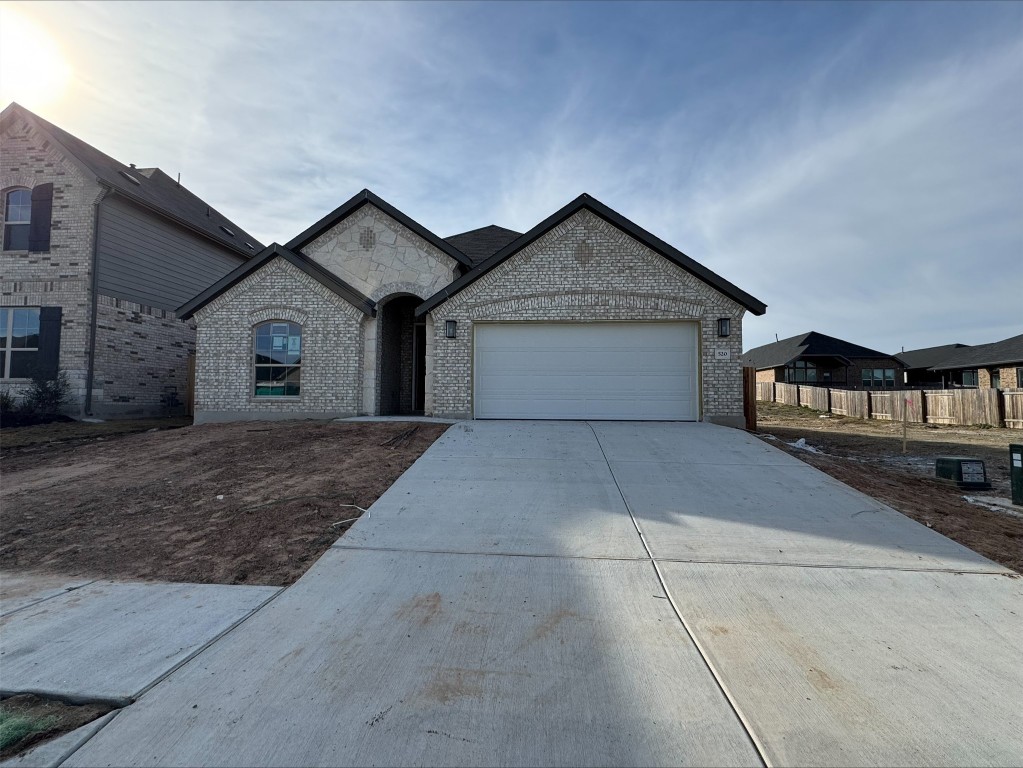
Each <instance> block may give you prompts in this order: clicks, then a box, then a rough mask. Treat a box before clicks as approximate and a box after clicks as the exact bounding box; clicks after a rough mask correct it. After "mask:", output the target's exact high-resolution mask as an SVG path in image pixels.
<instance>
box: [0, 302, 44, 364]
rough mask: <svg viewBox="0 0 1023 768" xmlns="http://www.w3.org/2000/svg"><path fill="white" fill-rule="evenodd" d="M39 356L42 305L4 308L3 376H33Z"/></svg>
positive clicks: (0, 331)
mask: <svg viewBox="0 0 1023 768" xmlns="http://www.w3.org/2000/svg"><path fill="white" fill-rule="evenodd" d="M38 358H39V308H38V307H34V308H29V307H5V308H3V309H0V373H2V376H3V378H5V379H27V378H30V377H31V376H32V373H33V369H34V368H35V366H36V362H37V361H38Z"/></svg>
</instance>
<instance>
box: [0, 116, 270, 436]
mask: <svg viewBox="0 0 1023 768" xmlns="http://www.w3.org/2000/svg"><path fill="white" fill-rule="evenodd" d="M0 135H2V145H0V195H2V206H0V207H2V209H3V210H2V215H3V251H2V253H0V362H2V366H0V377H2V378H0V387H6V388H7V389H9V390H10V391H11V392H12V393H13V394H16V395H17V394H18V393H20V392H21V391H23V389H24V387H25V386H26V385H27V383H28V377H29V376H30V375H31V373H32V371H33V370H34V369H35V370H38V371H39V372H40V373H42V374H43V375H45V376H48V377H49V376H55V375H56V373H57V370H58V369H60V370H64V371H66V372H67V373H68V376H69V378H70V382H71V387H72V396H73V403H72V412H73V413H74V414H93V415H96V416H101V417H114V416H143V415H156V414H168V413H175V412H180V411H181V410H182V409H183V408H184V405H185V400H186V398H187V397H188V389H189V381H188V367H189V356H190V355H192V354H193V351H194V345H195V330H194V325H193V324H189V323H185V322H182V321H181V320H179V319H178V318H177V317H176V315H175V311H174V310H175V309H176V308H177V307H178V306H180V305H181V303H182V302H184V301H185V300H186V299H188V298H189V297H191V296H194V295H195V294H196V293H197V292H199V291H201V290H202V289H203V288H205V287H207V286H208V285H209V284H210V283H213V282H215V281H216V280H218V279H219V278H220V277H222V276H223V275H225V274H226V273H228V272H230V271H231V270H232V269H234V268H235V267H237V266H238V265H239V264H242V263H244V262H245V261H246V260H247V259H249V258H250V257H251V256H252V255H253V254H255V253H258V252H259V251H260V250H262V245H261V244H260V243H259V242H258V241H257V240H255V239H254V238H253V237H252V236H251V235H249V234H247V233H246V232H244V231H243V230H242V229H241V228H240V227H239V226H238V225H236V224H234V223H233V222H231V221H229V220H228V219H227V218H225V217H224V216H222V215H221V214H220V213H218V212H217V211H216V210H215V209H213V208H212V207H211V206H209V205H208V204H207V203H205V202H204V201H202V200H200V199H199V198H198V197H196V196H195V195H193V194H192V193H191V192H189V191H188V190H187V189H185V188H184V187H183V186H181V185H180V184H178V183H177V182H176V181H175V180H174V179H172V178H170V177H169V176H167V175H166V174H165V173H163V172H162V171H161V170H159V169H158V168H136V167H135V166H134V165H124V164H122V163H120V162H118V161H117V160H114V159H113V158H111V157H109V156H107V155H105V154H103V153H102V152H100V151H99V150H97V149H95V148H94V147H91V146H89V145H88V144H86V143H85V142H84V141H81V140H80V139H77V138H76V137H74V136H72V135H71V134H69V133H67V132H66V131H64V130H62V129H61V128H58V127H57V126H55V125H53V124H52V123H49V122H47V121H46V120H43V119H42V118H40V117H39V116H38V115H35V114H33V113H32V112H30V111H29V110H27V109H25V108H23V107H21V106H20V105H18V104H11V105H10V106H8V107H7V108H6V109H5V110H4V111H3V113H2V114H0Z"/></svg>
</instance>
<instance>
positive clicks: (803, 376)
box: [785, 360, 817, 384]
mask: <svg viewBox="0 0 1023 768" xmlns="http://www.w3.org/2000/svg"><path fill="white" fill-rule="evenodd" d="M785 381H788V382H794V383H800V384H815V383H816V382H817V366H816V364H814V363H811V362H808V361H806V360H796V361H795V362H794V363H791V364H790V365H789V366H788V367H787V368H785Z"/></svg>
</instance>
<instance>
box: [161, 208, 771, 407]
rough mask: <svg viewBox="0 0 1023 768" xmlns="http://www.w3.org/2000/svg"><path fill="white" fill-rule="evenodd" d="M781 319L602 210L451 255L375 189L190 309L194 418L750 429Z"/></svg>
mask: <svg viewBox="0 0 1023 768" xmlns="http://www.w3.org/2000/svg"><path fill="white" fill-rule="evenodd" d="M747 310H748V311H751V312H753V313H755V314H758V315H759V314H763V313H764V311H765V310H766V307H765V305H764V304H763V303H761V302H760V301H758V300H757V299H755V298H753V297H752V296H750V295H749V294H747V293H745V292H743V291H741V290H740V289H739V288H737V287H735V286H734V285H732V284H731V283H729V282H727V281H726V280H724V279H723V278H721V277H719V276H718V275H715V274H714V273H713V272H711V271H710V270H708V269H706V268H705V267H703V266H701V265H700V264H698V263H696V262H695V261H693V260H692V259H690V258H689V257H688V256H686V255H685V254H683V253H681V252H680V251H678V250H676V249H675V248H673V247H672V246H670V245H668V244H667V243H665V242H663V241H662V240H659V239H658V238H656V237H655V236H653V235H651V234H650V233H648V232H646V231H645V230H643V229H641V228H640V227H638V226H637V225H635V224H633V223H632V222H630V221H629V220H627V219H625V218H624V217H622V216H621V215H620V214H618V213H616V212H615V211H613V210H611V209H610V208H608V207H607V206H605V205H603V204H601V203H600V202H599V201H597V200H595V199H593V198H592V197H590V196H588V195H582V196H580V197H579V198H577V199H576V200H574V201H572V202H571V203H569V204H568V205H566V206H565V207H564V208H562V209H561V210H559V211H557V212H556V213H554V214H553V215H552V216H550V217H549V218H548V219H546V220H545V221H542V222H541V223H539V224H538V225H537V226H536V227H534V228H533V229H531V230H530V231H529V232H526V233H525V234H519V233H518V232H514V231H512V230H508V229H503V228H501V227H496V226H490V227H483V228H481V229H477V230H472V231H470V232H464V233H462V234H459V235H455V236H453V237H449V238H447V239H441V238H440V237H438V236H436V235H434V234H433V233H432V232H430V231H429V230H427V229H426V228H424V227H423V226H422V225H420V224H419V223H417V222H416V221H413V220H412V219H411V218H409V217H408V216H406V215H405V214H403V213H402V212H401V211H398V210H397V209H396V208H394V207H393V206H391V205H389V204H388V203H387V202H385V201H383V200H381V199H380V198H379V197H377V196H376V195H374V194H373V193H372V192H369V191H368V190H364V191H362V192H360V193H359V194H357V195H356V196H355V197H353V198H352V199H351V200H349V201H348V202H346V203H345V204H344V205H342V206H341V207H340V208H338V209H337V210H335V211H333V212H332V213H330V214H328V215H327V216H325V217H324V218H323V219H321V220H320V221H318V222H317V223H316V224H314V225H313V226H311V227H310V228H309V229H307V230H306V231H305V232H302V233H301V234H300V235H298V236H297V237H295V238H294V239H293V240H291V241H290V242H288V243H287V244H286V245H279V244H276V243H275V244H273V245H271V246H269V247H268V248H266V249H265V250H263V251H262V252H261V253H260V254H258V255H257V256H256V257H255V258H253V259H252V260H251V261H249V262H248V263H247V264H245V265H243V266H240V267H238V268H237V269H236V270H234V271H233V272H232V273H230V274H229V275H227V276H226V277H224V278H223V279H222V280H220V281H219V282H218V283H216V284H215V285H213V286H211V287H210V288H209V289H208V290H206V291H204V292H202V293H201V294H199V295H198V296H196V297H195V298H194V299H192V300H191V301H189V302H188V303H186V304H185V305H183V306H182V307H181V308H180V310H179V314H180V316H181V317H185V318H194V320H195V321H196V323H197V325H198V349H197V358H196V420H197V421H199V422H203V421H225V420H240V419H272V418H295V417H318V418H326V417H336V416H349V415H356V414H373V415H375V414H413V413H425V414H428V415H434V416H441V417H448V418H568V419H572V418H594V419H666V420H667V419H672V420H674V419H678V420H700V419H705V420H707V421H713V422H718V423H725V424H734V425H742V424H743V418H742V379H741V370H740V364H739V355H740V352H741V349H742V317H743V315H744V314H745V312H746V311H747Z"/></svg>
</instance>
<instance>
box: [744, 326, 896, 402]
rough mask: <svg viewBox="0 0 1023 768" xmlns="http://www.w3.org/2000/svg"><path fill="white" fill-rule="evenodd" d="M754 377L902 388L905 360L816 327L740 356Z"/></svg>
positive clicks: (825, 384) (841, 386) (839, 386)
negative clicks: (820, 330)
mask: <svg viewBox="0 0 1023 768" xmlns="http://www.w3.org/2000/svg"><path fill="white" fill-rule="evenodd" d="M742 361H743V365H747V366H751V367H753V368H756V371H757V373H756V378H757V381H764V382H771V381H782V382H787V383H790V384H816V385H818V386H821V387H834V388H836V389H902V388H903V371H904V370H905V366H904V364H903V363H902V362H901V361H900V360H898V359H897V358H895V357H893V356H892V355H886V354H885V353H884V352H878V351H877V350H876V349H868V348H867V347H861V346H860V345H858V344H852V343H850V342H848V341H843V340H842V339H836V338H835V337H834V336H827V335H825V334H823V333H817V331H810V332H809V333H804V334H800V335H799V336H793V337H791V338H788V339H782V340H781V341H776V342H774V343H773V344H765V345H763V346H762V347H755V348H754V349H751V350H749V351H748V352H746V353H745V354H744V355H743V356H742Z"/></svg>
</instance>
